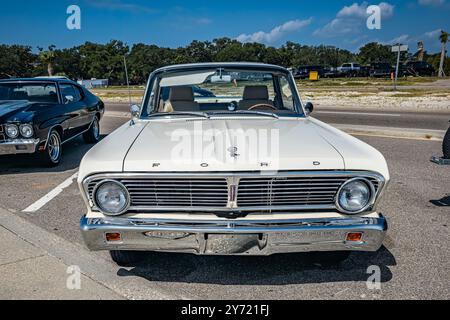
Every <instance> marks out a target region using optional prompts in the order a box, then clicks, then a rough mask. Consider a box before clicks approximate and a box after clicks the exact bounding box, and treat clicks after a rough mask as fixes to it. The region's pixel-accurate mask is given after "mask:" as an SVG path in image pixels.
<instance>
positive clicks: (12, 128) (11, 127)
mask: <svg viewBox="0 0 450 320" xmlns="http://www.w3.org/2000/svg"><path fill="white" fill-rule="evenodd" d="M5 132H6V135H7V136H8V137H10V138H11V139H15V138H17V137H18V136H19V127H18V126H16V125H15V124H7V125H6V126H5Z"/></svg>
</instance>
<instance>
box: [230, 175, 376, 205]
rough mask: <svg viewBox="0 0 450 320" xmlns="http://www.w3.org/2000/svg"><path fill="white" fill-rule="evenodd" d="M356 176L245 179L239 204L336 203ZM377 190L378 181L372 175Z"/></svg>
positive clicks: (241, 185)
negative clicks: (344, 188) (337, 198)
mask: <svg viewBox="0 0 450 320" xmlns="http://www.w3.org/2000/svg"><path fill="white" fill-rule="evenodd" d="M351 178H353V177H351V176H349V177H342V176H341V177H283V178H264V177H255V178H244V179H241V181H240V183H239V192H238V198H237V203H238V207H240V208H245V207H259V206H265V207H276V206H314V205H320V206H333V205H334V204H335V201H336V196H337V193H338V191H339V189H340V188H341V186H342V185H343V184H344V183H345V182H346V181H347V180H349V179H351ZM369 180H371V182H373V183H374V186H375V190H376V191H378V187H379V182H378V180H377V179H375V178H369Z"/></svg>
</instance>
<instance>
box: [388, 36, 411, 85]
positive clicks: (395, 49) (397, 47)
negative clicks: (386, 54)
mask: <svg viewBox="0 0 450 320" xmlns="http://www.w3.org/2000/svg"><path fill="white" fill-rule="evenodd" d="M404 51H408V46H407V45H402V44H396V45H395V46H392V52H397V53H398V54H397V65H396V67H395V79H394V90H397V82H398V71H399V69H400V54H401V53H402V52H404Z"/></svg>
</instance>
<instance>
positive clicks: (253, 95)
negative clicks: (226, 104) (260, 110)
mask: <svg viewBox="0 0 450 320" xmlns="http://www.w3.org/2000/svg"><path fill="white" fill-rule="evenodd" d="M258 104H268V105H271V106H273V105H274V103H273V101H271V100H270V99H269V89H268V88H267V86H246V87H245V89H244V96H243V99H242V100H241V101H240V102H239V109H240V110H248V109H250V108H251V107H253V106H256V105H258Z"/></svg>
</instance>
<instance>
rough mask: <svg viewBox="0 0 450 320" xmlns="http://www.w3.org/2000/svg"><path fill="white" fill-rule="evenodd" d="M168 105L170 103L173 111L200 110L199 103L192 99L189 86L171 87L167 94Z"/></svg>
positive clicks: (191, 91) (192, 92) (192, 95)
mask: <svg viewBox="0 0 450 320" xmlns="http://www.w3.org/2000/svg"><path fill="white" fill-rule="evenodd" d="M169 105H171V107H172V109H173V111H174V112H177V111H180V112H183V111H193V112H198V111H200V105H199V104H198V103H197V102H196V101H195V100H194V91H193V90H192V88H191V87H173V88H171V89H170V95H169ZM169 112H170V111H169Z"/></svg>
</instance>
